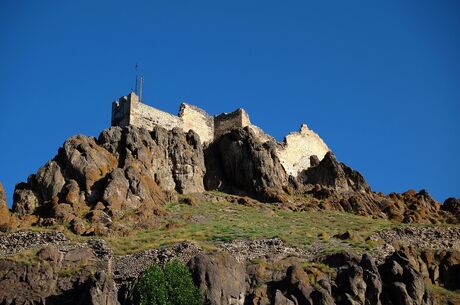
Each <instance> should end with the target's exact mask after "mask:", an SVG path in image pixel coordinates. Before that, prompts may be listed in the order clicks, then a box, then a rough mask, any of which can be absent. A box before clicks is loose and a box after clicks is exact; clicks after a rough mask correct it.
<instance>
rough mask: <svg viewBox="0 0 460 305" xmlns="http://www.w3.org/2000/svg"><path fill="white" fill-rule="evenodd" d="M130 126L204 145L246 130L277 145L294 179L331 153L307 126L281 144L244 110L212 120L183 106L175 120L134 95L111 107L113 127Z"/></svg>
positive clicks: (198, 110)
mask: <svg viewBox="0 0 460 305" xmlns="http://www.w3.org/2000/svg"><path fill="white" fill-rule="evenodd" d="M128 125H133V126H137V127H142V128H146V129H153V127H154V126H161V127H163V128H166V129H169V130H171V129H173V128H175V127H178V128H180V129H182V130H184V131H189V130H193V131H195V132H196V133H197V134H198V135H199V136H200V140H201V142H202V143H204V144H207V143H210V142H212V141H214V140H215V139H217V138H218V137H220V136H221V135H223V134H225V133H227V132H229V131H231V130H232V129H235V128H239V127H242V128H244V127H247V128H249V129H250V130H251V131H252V132H253V133H254V135H255V136H256V138H257V139H258V140H259V141H260V142H267V141H271V142H274V143H276V144H277V145H276V147H277V148H276V153H277V156H278V158H279V159H280V162H281V164H282V165H283V167H284V169H285V170H286V172H287V173H288V174H290V175H293V176H297V174H298V173H299V172H300V171H302V170H304V169H307V168H309V167H310V157H311V156H312V155H316V156H317V157H318V158H319V160H322V159H323V158H324V156H325V155H326V153H327V152H328V151H329V148H328V147H327V145H326V144H325V143H324V141H323V140H322V139H321V138H320V137H319V136H318V135H317V134H316V133H315V132H313V131H312V130H310V129H309V128H308V127H307V125H305V124H303V125H302V126H301V128H300V131H299V132H292V133H290V134H288V135H287V136H286V137H285V139H284V141H283V142H282V143H278V142H277V141H276V140H275V139H274V138H273V137H271V136H270V135H268V134H266V133H265V132H264V131H263V130H262V129H260V128H259V127H257V126H255V125H252V124H251V121H250V119H249V115H248V114H247V112H246V111H245V110H244V109H241V108H239V109H237V110H235V111H233V112H229V113H222V114H220V115H217V116H211V115H209V114H208V113H206V111H204V110H203V109H200V108H198V107H196V106H193V105H190V104H186V103H182V104H181V106H180V110H179V115H178V116H175V115H172V114H169V113H167V112H164V111H161V110H158V109H156V108H153V107H151V106H148V105H146V104H143V103H142V102H140V101H139V97H138V96H137V95H136V94H135V93H133V92H132V93H130V94H129V95H128V96H124V97H121V98H120V99H119V100H118V101H116V102H113V104H112V126H121V127H124V126H128Z"/></svg>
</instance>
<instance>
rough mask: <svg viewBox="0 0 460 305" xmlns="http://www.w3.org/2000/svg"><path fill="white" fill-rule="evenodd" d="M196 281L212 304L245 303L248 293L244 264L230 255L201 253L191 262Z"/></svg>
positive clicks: (238, 304)
mask: <svg viewBox="0 0 460 305" xmlns="http://www.w3.org/2000/svg"><path fill="white" fill-rule="evenodd" d="M189 268H190V270H191V272H192V276H193V279H194V281H195V283H196V284H197V285H198V286H199V287H200V289H202V291H204V293H205V297H206V302H207V303H208V304H211V305H221V304H233V305H241V304H244V300H245V295H246V285H245V277H246V270H245V267H244V264H242V263H239V262H237V261H236V260H235V259H234V258H232V257H231V256H229V255H223V254H218V255H213V256H208V255H203V254H199V255H197V256H195V257H194V258H192V260H191V261H190V262H189Z"/></svg>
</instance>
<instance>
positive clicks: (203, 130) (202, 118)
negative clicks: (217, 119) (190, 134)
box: [179, 103, 214, 143]
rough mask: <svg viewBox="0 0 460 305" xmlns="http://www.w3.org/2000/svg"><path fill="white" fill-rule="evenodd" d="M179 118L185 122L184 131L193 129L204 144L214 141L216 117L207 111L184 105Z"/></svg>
mask: <svg viewBox="0 0 460 305" xmlns="http://www.w3.org/2000/svg"><path fill="white" fill-rule="evenodd" d="M179 117H180V118H181V119H182V121H183V129H184V131H189V130H190V129H192V130H193V131H195V132H196V133H197V134H198V135H199V136H200V140H201V142H202V143H205V142H207V143H209V142H211V141H212V140H214V117H212V116H210V115H209V114H207V113H206V111H204V110H202V109H200V108H198V107H196V106H193V105H189V104H185V103H182V104H181V106H180V110H179Z"/></svg>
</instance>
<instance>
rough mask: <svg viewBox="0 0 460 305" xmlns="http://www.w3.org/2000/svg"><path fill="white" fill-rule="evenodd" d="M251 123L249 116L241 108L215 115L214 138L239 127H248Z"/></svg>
mask: <svg viewBox="0 0 460 305" xmlns="http://www.w3.org/2000/svg"><path fill="white" fill-rule="evenodd" d="M248 124H250V122H249V116H248V114H247V113H246V111H244V110H243V109H241V108H239V109H237V110H235V111H233V112H230V113H222V114H219V115H217V116H215V117H214V139H217V138H218V137H220V136H221V135H223V134H224V133H226V132H228V131H230V130H232V129H234V128H238V127H246V126H248Z"/></svg>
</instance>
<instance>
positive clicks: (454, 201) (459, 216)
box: [441, 197, 460, 223]
mask: <svg viewBox="0 0 460 305" xmlns="http://www.w3.org/2000/svg"><path fill="white" fill-rule="evenodd" d="M441 210H443V211H446V212H449V213H451V214H452V215H454V217H455V218H454V219H453V220H452V222H455V220H456V222H457V223H460V199H458V198H453V197H451V198H447V199H446V200H445V201H444V204H443V205H442V206H441Z"/></svg>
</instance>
